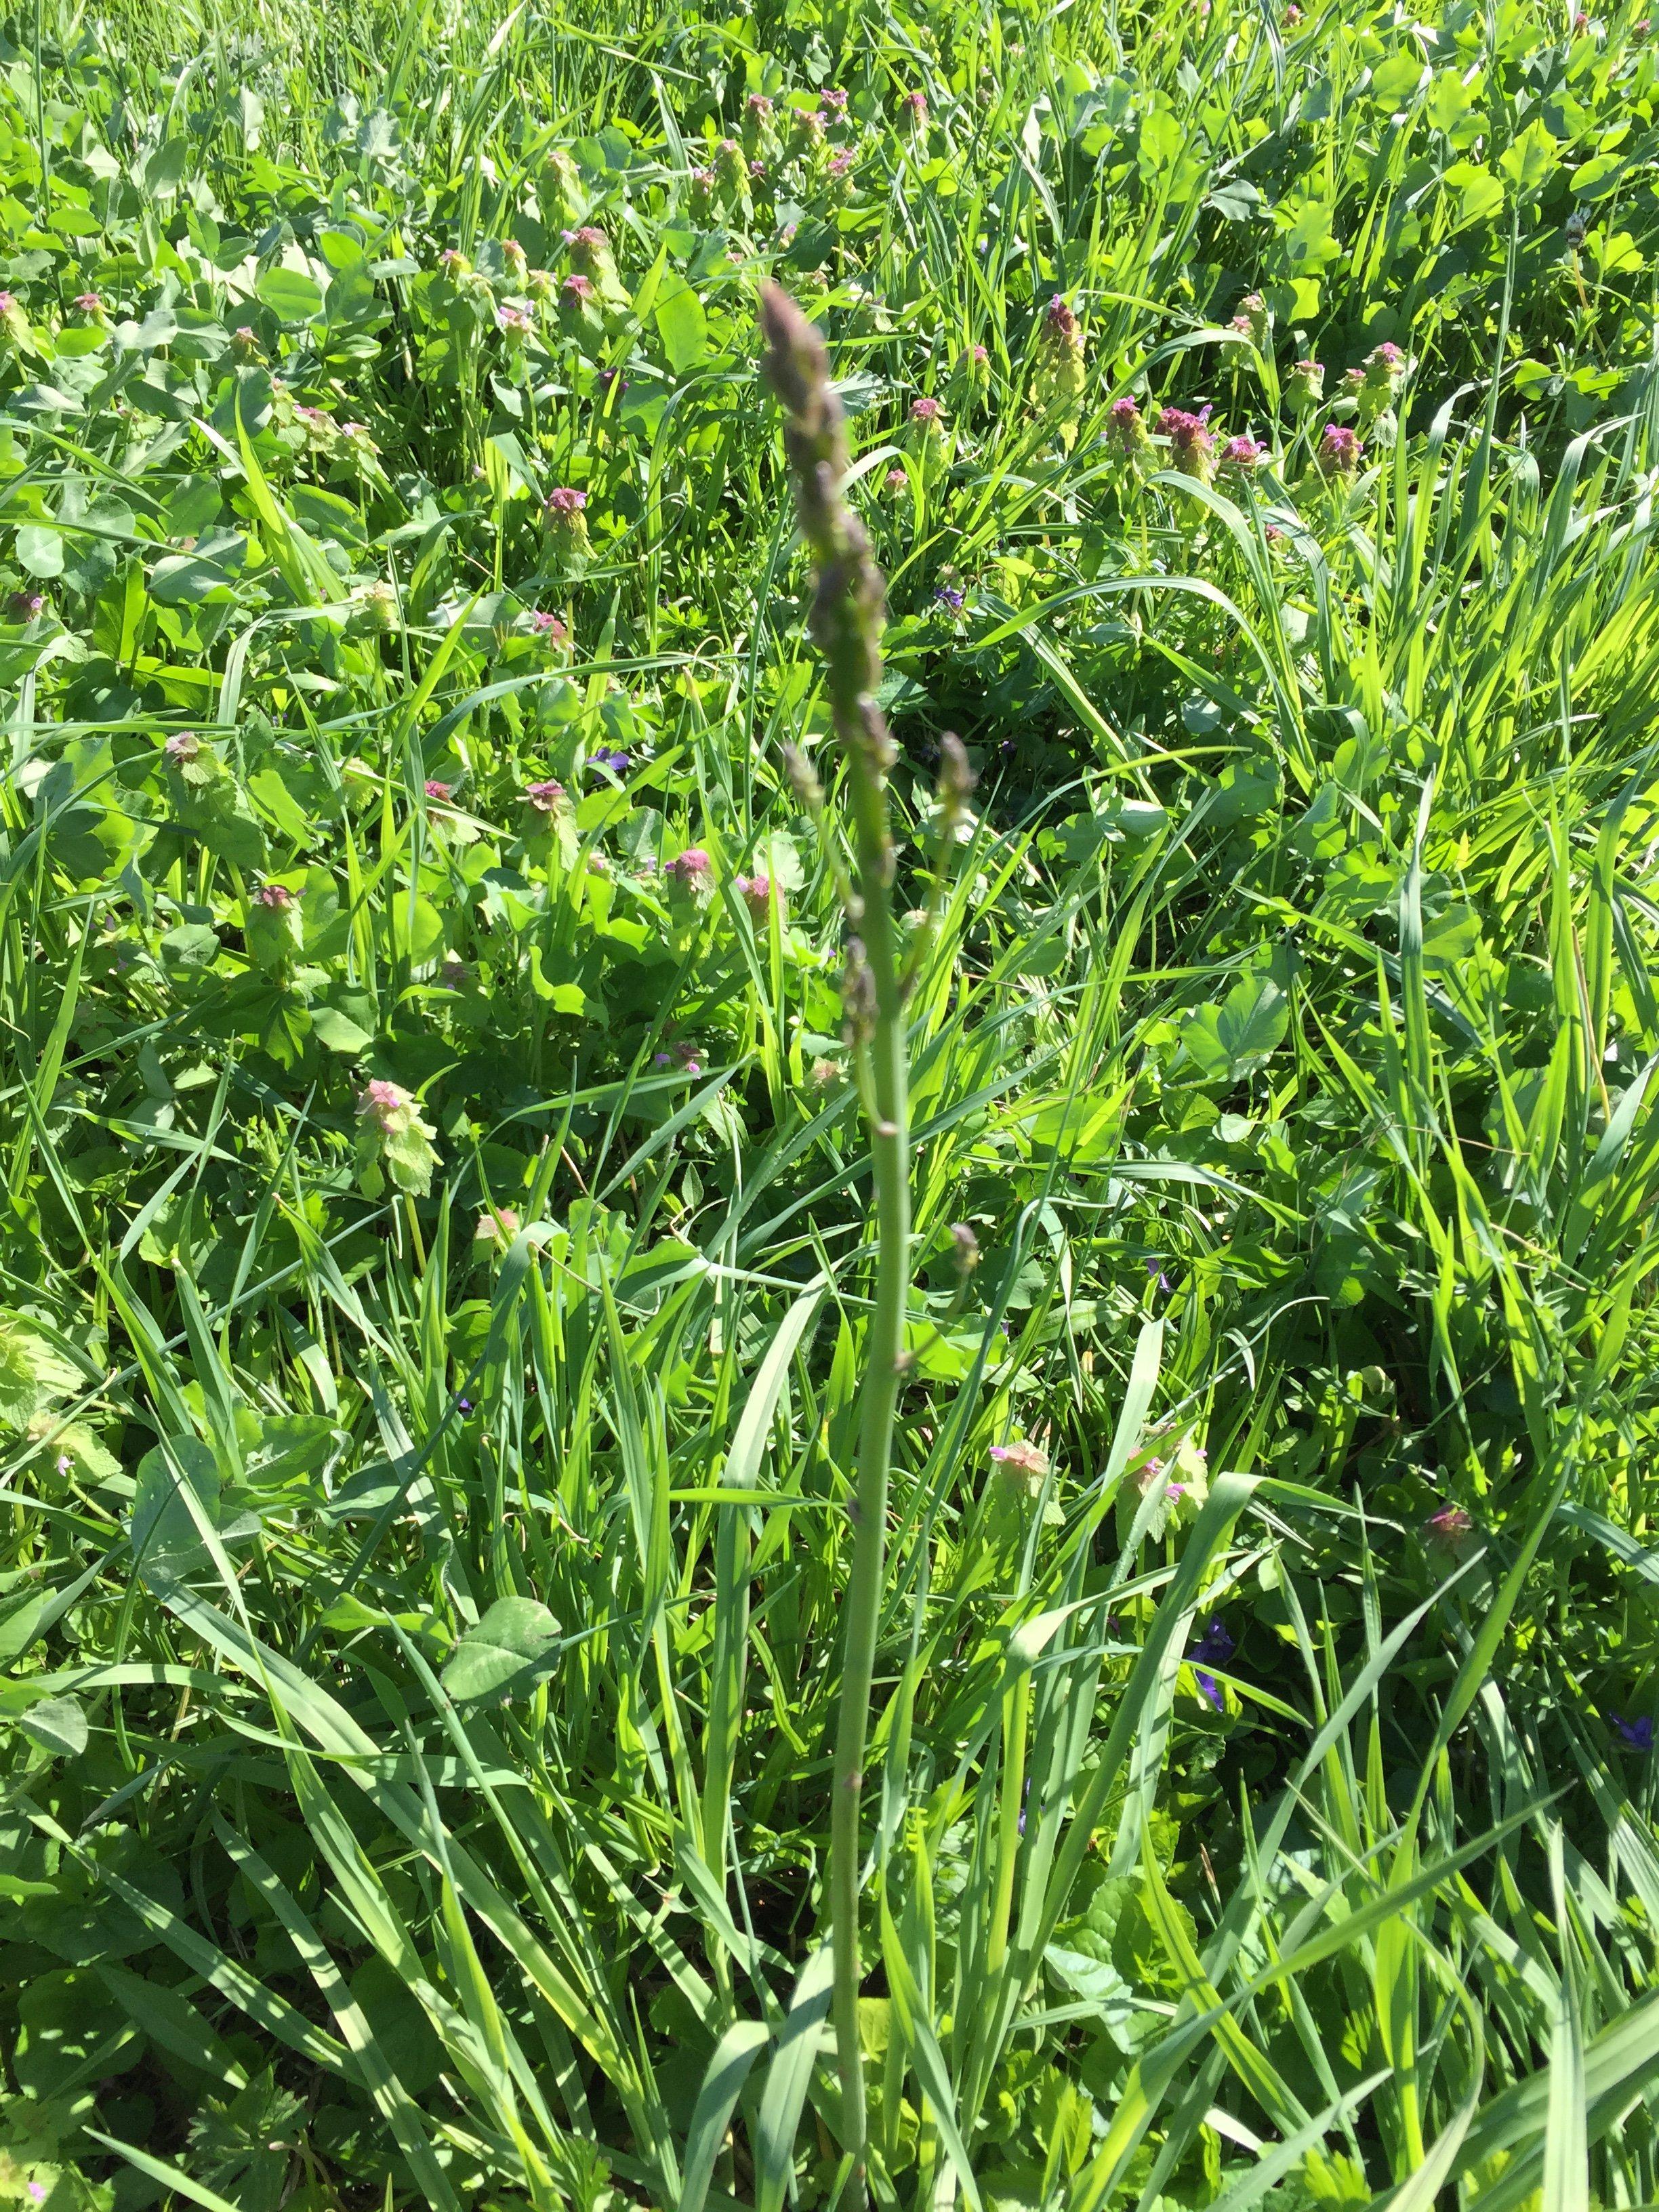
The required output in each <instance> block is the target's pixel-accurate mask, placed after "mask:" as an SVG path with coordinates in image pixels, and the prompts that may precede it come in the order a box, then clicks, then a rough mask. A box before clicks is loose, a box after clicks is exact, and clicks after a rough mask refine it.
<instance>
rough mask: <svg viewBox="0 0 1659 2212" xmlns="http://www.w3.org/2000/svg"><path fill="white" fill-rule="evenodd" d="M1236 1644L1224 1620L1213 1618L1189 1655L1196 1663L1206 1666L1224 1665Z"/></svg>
mask: <svg viewBox="0 0 1659 2212" xmlns="http://www.w3.org/2000/svg"><path fill="white" fill-rule="evenodd" d="M1233 1650H1234V1644H1233V1639H1232V1638H1231V1636H1230V1635H1229V1634H1228V1632H1227V1624H1226V1623H1225V1621H1223V1620H1212V1621H1211V1623H1210V1625H1209V1626H1208V1627H1207V1628H1206V1630H1205V1632H1204V1633H1203V1635H1202V1636H1200V1638H1199V1639H1198V1641H1197V1643H1196V1644H1194V1646H1193V1648H1192V1650H1191V1651H1190V1652H1189V1653H1188V1657H1189V1658H1190V1659H1192V1660H1193V1661H1194V1662H1195V1663H1196V1664H1200V1665H1203V1666H1206V1667H1225V1665H1226V1663H1227V1662H1228V1661H1229V1660H1230V1659H1231V1657H1232V1656H1233Z"/></svg>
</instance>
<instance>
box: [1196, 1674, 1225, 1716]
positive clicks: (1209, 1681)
mask: <svg viewBox="0 0 1659 2212" xmlns="http://www.w3.org/2000/svg"><path fill="white" fill-rule="evenodd" d="M1198 1694H1199V1696H1200V1698H1202V1699H1203V1700H1204V1702H1205V1704H1206V1705H1213V1706H1214V1707H1215V1709H1216V1711H1217V1712H1219V1711H1221V1685H1220V1684H1219V1682H1218V1681H1217V1680H1216V1678H1215V1676H1214V1675H1213V1674H1203V1673H1200V1675H1199V1677H1198Z"/></svg>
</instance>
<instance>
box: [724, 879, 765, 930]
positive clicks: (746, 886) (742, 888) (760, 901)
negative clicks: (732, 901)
mask: <svg viewBox="0 0 1659 2212" xmlns="http://www.w3.org/2000/svg"><path fill="white" fill-rule="evenodd" d="M732 890H734V891H736V893H737V894H738V897H739V898H740V899H741V900H742V901H743V902H744V905H745V906H746V907H747V908H748V909H749V911H750V914H752V915H754V917H755V919H756V921H766V920H767V918H768V917H769V915H770V914H771V911H772V878H770V876H761V875H755V876H734V877H733V878H732Z"/></svg>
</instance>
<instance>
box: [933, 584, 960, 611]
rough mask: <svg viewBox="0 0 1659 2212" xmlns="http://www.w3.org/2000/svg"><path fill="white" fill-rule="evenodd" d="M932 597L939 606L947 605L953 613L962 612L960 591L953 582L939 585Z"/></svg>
mask: <svg viewBox="0 0 1659 2212" xmlns="http://www.w3.org/2000/svg"><path fill="white" fill-rule="evenodd" d="M933 597H934V599H936V600H937V601H938V602H939V605H940V606H942V607H949V609H950V610H951V613H952V614H953V615H959V614H960V613H961V612H962V593H961V592H959V591H958V590H957V587H956V586H955V585H954V584H941V585H939V587H938V588H937V590H936V591H935V592H934V593H933Z"/></svg>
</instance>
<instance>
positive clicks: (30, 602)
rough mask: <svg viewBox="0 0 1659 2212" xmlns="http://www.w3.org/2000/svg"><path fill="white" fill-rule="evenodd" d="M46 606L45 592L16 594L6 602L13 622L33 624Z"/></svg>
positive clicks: (7, 610)
mask: <svg viewBox="0 0 1659 2212" xmlns="http://www.w3.org/2000/svg"><path fill="white" fill-rule="evenodd" d="M45 606H46V593H45V592H13V593H12V595H11V597H10V599H9V600H8V601H7V602H6V612H7V613H8V614H9V616H10V617H11V619H12V620H13V622H33V620H34V618H35V617H36V616H37V615H38V614H40V612H41V611H43V610H44V608H45Z"/></svg>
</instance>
